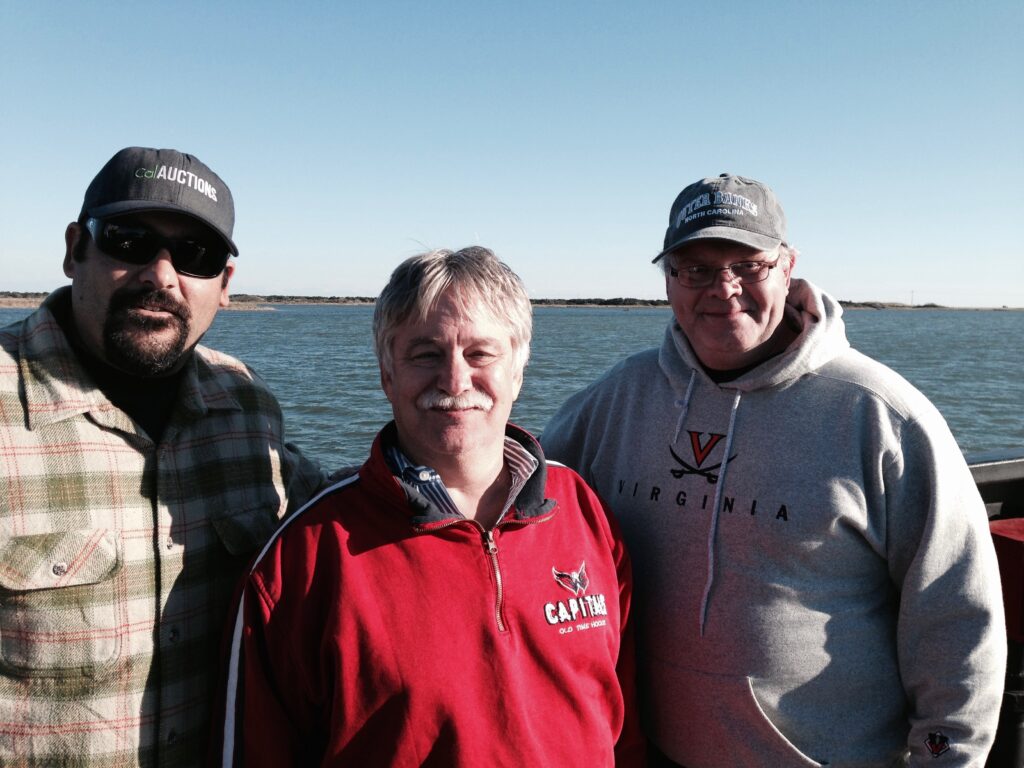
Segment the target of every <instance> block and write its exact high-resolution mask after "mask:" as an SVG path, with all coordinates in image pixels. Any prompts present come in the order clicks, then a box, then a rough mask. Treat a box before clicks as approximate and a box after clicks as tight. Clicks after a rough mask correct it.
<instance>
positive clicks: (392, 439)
mask: <svg viewBox="0 0 1024 768" xmlns="http://www.w3.org/2000/svg"><path fill="white" fill-rule="evenodd" d="M505 436H506V437H510V438H512V439H513V440H515V441H516V442H517V443H519V444H520V445H521V446H523V448H525V449H526V450H527V451H528V452H529V453H530V455H531V456H533V457H534V458H535V459H537V469H536V470H534V472H533V474H532V475H530V478H529V479H528V480H527V481H526V484H525V485H524V486H523V488H522V490H520V491H519V495H518V496H516V500H515V503H514V504H513V505H512V510H513V512H514V515H515V517H514V518H511V517H510V516H506V518H505V519H506V520H508V519H519V520H528V519H531V518H536V517H540V516H541V515H544V514H546V513H548V512H550V511H551V510H552V509H554V507H555V500H554V499H548V498H545V496H544V491H545V489H546V488H547V462H546V461H545V460H544V452H543V451H542V450H541V447H540V443H539V442H537V439H536V438H535V437H534V436H533V435H531V434H530V433H529V432H527V431H526V430H525V429H522V428H520V427H517V426H516V425H515V424H512V423H508V424H506V425H505ZM397 441H398V430H397V428H396V426H395V422H394V421H391V422H389V423H388V424H387V425H386V426H385V427H384V428H383V429H382V430H381V431H380V432H379V433H377V437H376V439H375V440H374V441H373V448H372V449H371V451H370V458H369V459H368V460H367V462H366V465H365V466H364V471H368V472H370V473H374V474H376V473H386V474H387V475H388V476H389V477H390V479H391V481H392V482H393V483H395V484H397V485H398V486H399V487H400V488H401V489H402V491H403V493H404V494H405V498H406V501H407V502H408V504H409V511H410V513H411V518H410V519H411V522H412V523H413V524H414V525H417V526H422V525H427V524H431V523H439V522H449V521H451V520H452V517H451V516H450V515H446V514H445V513H444V512H442V511H441V510H440V509H439V508H438V507H437V506H436V505H435V504H434V503H433V502H431V501H430V500H429V499H428V498H426V497H425V496H424V495H423V494H421V493H420V492H419V491H417V490H416V488H414V487H413V486H412V485H410V484H409V483H406V482H405V481H403V480H402V479H401V478H399V477H395V476H394V475H393V474H392V473H391V469H390V467H389V466H388V464H387V461H386V460H385V458H384V447H385V446H387V445H393V444H395V443H396V442H397ZM361 474H362V473H361ZM460 519H461V518H460Z"/></svg>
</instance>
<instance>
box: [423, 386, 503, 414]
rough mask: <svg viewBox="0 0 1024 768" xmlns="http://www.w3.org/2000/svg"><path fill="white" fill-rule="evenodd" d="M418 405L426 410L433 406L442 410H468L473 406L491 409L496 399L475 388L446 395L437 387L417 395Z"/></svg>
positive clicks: (484, 409)
mask: <svg viewBox="0 0 1024 768" xmlns="http://www.w3.org/2000/svg"><path fill="white" fill-rule="evenodd" d="M416 407H417V408H419V409H421V410H424V411H427V410H430V409H432V408H437V409H439V410H442V411H468V410H470V409H472V408H479V409H480V410H482V411H489V410H491V408H493V407H494V400H493V399H492V398H490V397H489V396H487V395H485V394H484V393H483V392H478V391H477V390H475V389H474V390H471V391H470V392H463V393H462V394H461V395H446V394H445V393H443V392H441V391H439V390H436V389H435V390H432V391H430V392H424V393H423V394H422V395H420V396H419V397H417V398H416Z"/></svg>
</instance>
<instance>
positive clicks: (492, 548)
mask: <svg viewBox="0 0 1024 768" xmlns="http://www.w3.org/2000/svg"><path fill="white" fill-rule="evenodd" d="M484 547H485V548H486V549H487V554H489V555H496V554H498V545H497V544H495V543H494V531H490V530H488V531H484Z"/></svg>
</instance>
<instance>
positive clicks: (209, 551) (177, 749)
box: [0, 289, 323, 767]
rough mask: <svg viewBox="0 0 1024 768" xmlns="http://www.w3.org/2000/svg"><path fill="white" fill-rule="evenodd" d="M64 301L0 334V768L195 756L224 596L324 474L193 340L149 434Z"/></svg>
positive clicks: (167, 761) (247, 379)
mask: <svg viewBox="0 0 1024 768" xmlns="http://www.w3.org/2000/svg"><path fill="white" fill-rule="evenodd" d="M68 295H69V292H68V291H67V290H66V289H64V290H60V291H57V292H55V294H52V295H51V296H50V297H49V298H48V299H47V300H46V302H44V304H43V306H42V307H41V308H40V309H39V310H38V311H37V312H35V313H34V314H32V315H31V316H30V317H28V318H27V319H25V320H24V321H23V322H21V323H16V324H14V325H11V326H9V327H7V328H5V329H2V330H0V765H5V766H7V765H11V766H14V765H17V766H41V765H47V766H52V765H61V766H79V765H82V766H84V765H88V766H91V767H95V766H115V765H116V766H133V765H140V766H142V765H145V766H194V765H198V764H199V763H200V762H202V759H203V756H204V750H205V748H206V736H207V732H208V729H209V711H210V704H211V699H212V698H213V696H214V695H215V690H216V688H217V682H218V677H219V672H218V669H219V667H218V665H217V660H218V658H219V649H220V642H221V638H222V636H223V628H224V621H225V617H226V613H227V603H228V600H229V599H230V597H231V595H232V593H233V591H234V588H235V586H236V583H237V580H238V578H239V577H240V575H241V572H242V569H243V567H244V565H245V564H246V562H247V561H248V559H249V557H250V555H251V554H252V553H253V552H254V550H255V549H256V548H257V547H258V546H259V545H260V544H262V543H263V542H264V541H265V539H266V538H267V537H268V536H269V535H270V533H271V532H272V531H273V530H274V529H275V528H276V526H277V523H278V520H279V518H280V517H282V516H283V515H284V514H285V513H286V511H287V510H288V509H291V508H296V507H297V506H299V505H300V504H301V503H303V502H305V501H306V500H307V498H308V497H309V496H310V495H311V494H312V492H313V491H314V490H315V489H316V488H317V487H319V486H320V485H322V483H323V481H322V476H321V473H320V470H319V468H318V467H317V466H316V465H315V464H313V463H312V462H309V461H307V460H305V459H304V458H303V457H302V456H301V454H299V453H298V452H297V451H296V450H295V449H294V448H293V447H292V446H290V445H286V444H285V443H284V438H283V427H282V418H281V410H280V407H279V405H278V403H277V401H276V400H275V399H274V397H273V395H272V394H271V393H270V392H269V391H268V390H267V388H266V386H265V385H264V384H263V383H262V381H261V380H259V379H258V378H256V377H255V376H254V375H253V373H252V372H251V371H250V370H249V369H248V368H247V367H246V366H244V365H243V364H242V363H240V362H239V361H237V360H235V359H234V358H231V357H228V356H226V355H222V354H220V353H217V352H214V351H212V350H209V349H206V348H203V347H197V349H196V354H194V355H193V356H192V360H191V362H190V363H189V367H188V369H187V371H186V374H185V376H184V377H183V381H182V385H181V390H180V392H179V396H178V402H177V403H176V405H175V407H174V410H173V412H172V414H171V417H170V420H169V422H168V424H167V427H166V429H165V431H164V435H163V438H162V439H161V441H160V443H158V444H154V443H153V441H152V440H150V438H149V437H148V436H147V435H146V433H145V432H144V431H143V430H142V429H140V428H139V427H138V426H137V425H136V424H135V422H133V421H132V420H131V419H130V418H129V417H128V416H127V415H126V414H125V413H123V412H122V411H120V410H118V409H117V408H116V407H115V406H114V405H112V404H111V403H110V401H109V400H107V398H106V397H105V396H104V395H103V393H102V392H100V391H99V390H98V389H96V388H95V387H94V386H93V385H92V383H91V382H90V380H89V378H88V375H87V374H86V372H85V371H84V369H83V368H82V366H81V365H80V363H79V362H78V360H77V358H76V356H75V354H74V353H73V352H72V349H71V347H70V346H69V344H68V341H67V339H66V337H65V335H64V333H63V332H62V330H61V328H60V326H59V325H58V323H57V321H56V320H55V319H54V315H53V312H52V311H51V310H52V307H54V306H55V305H56V302H58V301H64V302H66V301H67V297H68Z"/></svg>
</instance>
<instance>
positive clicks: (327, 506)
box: [221, 247, 643, 768]
mask: <svg viewBox="0 0 1024 768" xmlns="http://www.w3.org/2000/svg"><path fill="white" fill-rule="evenodd" d="M373 325H374V341H375V346H376V352H377V357H378V360H379V363H380V372H381V385H382V387H383V389H384V392H385V393H386V394H387V397H388V400H389V401H390V402H391V405H392V410H393V413H394V421H393V422H391V423H390V424H388V425H387V426H386V427H384V429H383V430H381V432H380V433H379V434H378V436H377V438H376V440H375V441H374V445H373V448H372V450H371V454H370V457H369V459H368V460H367V461H366V463H365V464H364V465H363V466H362V468H361V469H360V470H359V472H358V473H357V474H356V475H354V476H352V477H350V478H348V479H346V480H344V481H342V482H340V483H338V484H336V485H334V486H332V487H330V488H329V489H327V490H326V491H324V492H323V493H321V494H320V495H319V496H318V497H317V498H315V499H314V500H313V501H312V502H311V503H310V504H309V505H307V506H306V507H304V508H303V509H301V510H299V511H298V512H297V513H296V514H295V515H293V516H292V517H291V518H289V519H288V520H287V521H286V522H285V523H284V525H283V526H282V528H281V530H280V531H279V532H278V534H277V535H276V536H275V537H274V538H273V539H272V540H271V542H270V543H269V544H268V545H267V546H266V547H265V549H264V550H263V552H262V553H261V555H260V556H259V557H258V558H257V560H256V562H255V564H254V566H253V568H252V571H251V573H250V575H249V576H248V578H247V579H246V581H245V582H244V590H243V594H242V598H241V601H240V602H241V604H240V608H239V612H238V615H237V619H236V622H235V625H234V635H233V642H232V648H231V658H230V671H229V674H230V682H229V685H228V691H227V705H226V712H225V718H224V723H223V736H224V740H223V750H222V754H221V760H222V764H223V765H224V766H235V765H245V766H257V765H267V766H282V765H301V766H316V765H322V766H328V765H333V766H341V765H358V766H420V765H439V766H480V765H491V766H546V765H557V766H560V767H561V768H566V767H571V766H588V767H589V766H611V765H640V764H642V761H643V745H642V741H641V738H640V736H639V731H638V728H637V722H636V714H635V701H634V684H633V669H634V662H633V646H632V640H631V632H630V631H628V626H629V622H628V621H627V617H628V614H629V604H630V595H631V577H630V571H629V561H628V558H627V555H626V552H625V549H624V547H623V544H622V540H621V538H620V536H619V531H618V528H617V527H616V525H615V524H614V522H613V521H611V520H610V518H609V516H608V514H607V512H606V510H605V508H604V507H603V505H602V503H601V502H600V501H599V500H598V498H597V497H596V495H595V494H594V493H593V492H592V491H591V490H590V489H589V488H588V487H587V486H586V485H585V484H584V483H583V481H582V480H581V479H580V478H579V476H578V475H577V474H576V473H575V472H573V471H572V470H570V469H568V468H566V467H564V466H561V465H557V464H556V465H552V464H548V463H547V462H546V461H545V460H544V455H543V453H542V451H541V449H540V445H539V444H538V442H537V441H536V440H535V439H534V438H533V437H532V436H531V435H530V434H528V433H526V432H525V431H523V430H521V429H519V428H518V427H516V426H514V425H512V424H510V423H508V417H509V413H510V412H511V409H512V404H513V402H514V401H515V399H516V397H517V396H518V394H519V390H520V387H521V386H522V382H523V369H524V367H525V365H526V360H527V358H528V356H529V349H530V336H531V329H532V320H531V307H530V301H529V299H528V298H527V295H526V292H525V290H524V289H523V286H522V283H521V282H520V280H519V278H518V277H517V276H516V275H515V273H513V272H512V271H511V270H510V269H509V268H508V267H507V266H506V265H505V264H503V263H502V262H500V261H498V259H497V258H495V256H494V254H493V253H491V252H490V251H489V250H487V249H484V248H478V247H473V248H466V249H463V250H461V251H457V252H454V253H453V252H451V251H434V252H432V253H427V254H423V255H420V256H415V257H413V258H411V259H408V260H407V261H405V262H404V263H402V264H401V265H400V266H399V267H398V268H397V269H396V270H395V271H394V273H393V274H392V276H391V280H390V282H389V283H388V285H387V286H386V287H385V289H384V291H383V292H382V293H381V295H380V298H379V299H378V300H377V306H376V310H375V313H374V321H373Z"/></svg>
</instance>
